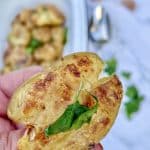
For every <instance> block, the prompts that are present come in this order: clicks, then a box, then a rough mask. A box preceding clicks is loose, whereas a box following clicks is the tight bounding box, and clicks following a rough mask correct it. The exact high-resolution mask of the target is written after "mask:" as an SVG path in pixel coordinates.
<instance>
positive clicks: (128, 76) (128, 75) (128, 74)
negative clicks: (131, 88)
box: [121, 71, 131, 80]
mask: <svg viewBox="0 0 150 150" xmlns="http://www.w3.org/2000/svg"><path fill="white" fill-rule="evenodd" d="M121 75H122V76H123V77H124V78H125V79H127V80H129V79H130V78H131V73H130V72H128V71H122V73H121Z"/></svg>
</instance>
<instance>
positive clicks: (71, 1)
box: [0, 0, 87, 68]
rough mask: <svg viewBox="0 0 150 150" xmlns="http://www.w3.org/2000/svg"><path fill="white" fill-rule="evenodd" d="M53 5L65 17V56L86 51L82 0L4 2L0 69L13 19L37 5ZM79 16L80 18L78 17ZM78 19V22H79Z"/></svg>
mask: <svg viewBox="0 0 150 150" xmlns="http://www.w3.org/2000/svg"><path fill="white" fill-rule="evenodd" d="M45 3H46V4H48V3H50V4H51V3H52V4H55V5H56V6H57V7H58V8H59V9H60V10H62V12H64V14H65V16H66V18H67V19H66V21H67V22H66V24H67V26H68V29H69V32H68V33H69V37H68V39H69V40H68V42H67V45H66V46H65V51H64V52H65V54H67V53H69V52H70V50H72V51H79V50H86V49H87V28H86V27H87V19H86V17H85V16H86V9H85V3H84V0H82V1H81V0H20V1H18V0H5V1H1V2H0V20H1V25H0V68H1V67H2V66H3V63H2V62H3V60H2V57H3V53H4V49H5V48H6V39H7V35H8V33H9V31H10V29H11V22H12V20H13V18H14V17H15V16H16V15H17V14H18V13H19V12H20V11H21V10H22V9H23V8H30V7H31V8H32V7H35V6H36V5H38V4H45ZM79 16H80V17H79ZM79 18H80V21H79Z"/></svg>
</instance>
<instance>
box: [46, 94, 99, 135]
mask: <svg viewBox="0 0 150 150" xmlns="http://www.w3.org/2000/svg"><path fill="white" fill-rule="evenodd" d="M93 98H95V97H94V96H93ZM95 100H96V105H95V106H93V107H92V108H88V107H86V106H84V105H81V104H79V101H76V102H75V103H74V104H71V105H69V106H68V107H67V108H66V110H65V112H64V113H63V114H62V115H61V116H60V117H59V118H58V119H57V120H56V121H55V122H54V123H53V124H51V125H50V126H49V127H48V128H46V129H45V135H46V136H50V135H53V134H57V133H60V132H65V131H68V130H70V129H71V130H72V129H79V128H80V127H81V126H82V125H83V124H84V123H89V121H90V120H91V118H92V115H93V114H94V113H95V112H96V111H97V108H98V101H97V99H95Z"/></svg>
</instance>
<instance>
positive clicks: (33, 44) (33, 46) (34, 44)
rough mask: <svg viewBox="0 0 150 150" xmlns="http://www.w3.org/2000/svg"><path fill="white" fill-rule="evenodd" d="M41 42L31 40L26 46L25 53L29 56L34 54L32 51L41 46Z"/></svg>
mask: <svg viewBox="0 0 150 150" xmlns="http://www.w3.org/2000/svg"><path fill="white" fill-rule="evenodd" d="M42 44H43V43H42V42H41V41H39V40H36V39H31V41H30V43H29V44H28V46H27V48H26V51H27V52H28V53H30V54H32V53H34V51H35V50H36V49H37V48H38V47H40V46H42Z"/></svg>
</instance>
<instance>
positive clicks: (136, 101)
mask: <svg viewBox="0 0 150 150" xmlns="http://www.w3.org/2000/svg"><path fill="white" fill-rule="evenodd" d="M126 96H127V97H128V102H126V103H125V112H126V115H127V117H128V118H129V119H131V117H132V116H133V114H134V113H136V112H138V111H139V110H140V105H141V102H142V101H143V100H144V96H142V95H140V93H139V91H138V89H137V88H136V86H134V85H131V86H129V87H127V90H126Z"/></svg>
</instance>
